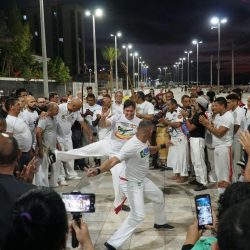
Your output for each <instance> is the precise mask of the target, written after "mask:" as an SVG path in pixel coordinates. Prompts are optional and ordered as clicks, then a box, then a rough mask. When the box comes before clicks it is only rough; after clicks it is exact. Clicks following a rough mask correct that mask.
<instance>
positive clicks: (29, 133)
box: [0, 87, 250, 250]
mask: <svg viewBox="0 0 250 250" xmlns="http://www.w3.org/2000/svg"><path fill="white" fill-rule="evenodd" d="M86 91H87V95H86V97H83V94H82V93H80V92H79V93H77V95H76V96H75V97H74V96H72V95H71V93H69V94H68V95H67V96H63V97H61V98H60V97H59V95H58V94H57V93H50V95H49V98H48V99H46V98H44V97H38V98H35V97H34V96H33V95H32V94H31V93H28V91H27V90H26V89H18V90H16V91H15V93H13V94H12V95H11V96H3V97H1V107H0V133H1V134H0V141H1V143H0V147H1V148H0V156H1V157H0V158H1V159H0V186H1V192H2V190H3V192H2V194H1V197H0V199H1V200H2V201H4V200H6V199H7V200H8V202H7V203H5V205H4V206H3V209H1V212H0V214H1V216H0V249H1V247H2V248H3V249H14V248H15V240H14V239H15V238H17V239H20V240H21V238H23V237H26V236H27V235H28V236H29V240H30V241H31V243H30V245H29V243H27V242H25V243H23V245H19V246H22V248H21V249H34V244H35V243H34V242H35V241H34V240H35V239H36V237H38V234H39V232H40V231H39V230H40V229H39V230H38V231H37V232H34V235H33V234H32V233H30V232H29V231H27V230H28V229H27V228H28V227H29V225H26V223H27V224H30V223H31V222H32V223H34V221H36V222H37V223H38V225H39V227H41V230H45V231H46V228H47V226H48V225H45V224H46V223H47V224H50V223H51V222H50V218H49V216H51V218H52V216H53V217H55V218H56V217H58V216H60V217H61V219H58V223H59V222H60V223H61V228H60V230H61V231H60V232H59V233H58V235H59V234H60V236H58V237H60V238H58V239H57V242H55V245H53V244H52V242H53V239H50V236H49V234H48V236H46V238H47V237H48V238H49V239H50V240H49V241H48V242H49V244H51V246H50V247H48V246H46V249H63V247H64V246H65V240H66V236H65V235H66V234H67V232H68V225H67V222H65V218H66V211H65V208H62V206H63V203H62V202H61V200H60V197H57V195H56V193H54V192H53V191H48V190H44V189H36V191H34V190H33V189H34V188H35V187H51V188H56V187H58V186H65V185H68V182H67V180H79V179H81V177H80V176H79V175H78V173H77V172H76V170H87V169H88V170H87V171H88V172H87V175H88V176H89V177H91V176H95V175H98V174H100V173H103V172H106V171H111V173H112V180H113V187H114V210H115V213H119V211H120V210H124V211H128V212H129V211H130V213H129V215H128V218H127V219H126V220H125V221H124V222H123V224H122V225H121V227H120V228H119V229H118V230H117V231H116V232H115V233H114V234H113V235H112V236H111V238H110V239H109V240H108V241H107V242H105V246H106V247H107V249H110V250H114V249H116V248H118V247H119V246H121V245H122V244H123V242H124V241H125V240H126V239H127V238H128V237H130V235H131V234H132V233H133V232H134V230H135V229H136V227H137V226H138V224H139V223H140V222H142V221H143V219H144V195H145V197H147V198H149V199H150V200H151V201H152V202H153V203H154V212H155V223H154V228H155V229H156V230H158V229H165V230H173V229H174V227H173V226H172V225H169V224H168V223H167V217H166V214H165V212H164V211H165V210H164V208H165V204H164V195H163V193H162V191H161V190H160V189H159V188H158V187H157V183H156V184H154V183H153V182H152V181H151V180H149V179H148V178H147V174H148V172H149V171H150V167H151V169H155V170H158V171H172V173H173V175H172V176H171V180H172V181H174V182H176V183H177V184H180V185H181V184H188V185H190V186H191V187H193V189H194V191H196V192H200V191H202V190H205V189H208V188H214V187H216V188H218V194H223V193H224V192H225V189H226V188H228V189H229V190H233V189H232V186H233V185H232V186H230V184H231V183H235V182H244V181H245V182H247V181H248V172H247V169H248V168H247V167H246V166H247V159H248V154H249V153H250V151H248V144H247V140H248V139H250V136H249V134H248V133H246V132H243V131H247V130H248V131H249V128H250V98H248V101H247V104H246V105H245V104H243V103H242V102H241V98H242V91H241V90H240V89H233V90H232V92H231V93H229V94H228V95H227V96H226V97H221V96H218V97H216V94H215V92H213V91H212V90H211V89H210V90H208V91H207V93H204V92H203V91H202V90H201V89H200V88H199V87H197V88H192V89H191V90H190V93H189V92H188V90H187V89H185V94H184V95H183V96H182V98H181V102H180V103H178V102H177V100H176V99H175V98H174V93H173V92H172V91H171V90H164V89H163V88H162V89H161V90H160V92H159V93H157V94H155V93H154V89H150V91H149V93H144V91H138V92H135V91H133V90H132V91H131V95H130V96H123V92H122V91H117V92H115V94H114V97H113V96H112V94H109V92H108V90H106V89H104V90H103V91H102V94H101V96H99V97H96V96H95V95H94V93H93V92H92V88H91V87H87V89H86ZM246 138H247V139H246ZM242 145H243V146H242ZM244 148H245V150H244ZM245 168H246V170H245ZM230 188H231V189H230ZM27 191H28V193H27ZM226 192H227V191H226ZM22 195H23V196H22ZM20 196H21V198H20V199H18V198H19V197H20ZM50 199H52V201H53V199H54V200H55V203H58V207H57V209H60V210H61V211H60V213H59V214H58V215H56V214H54V212H55V211H53V213H52V212H51V214H50V213H49V212H48V211H49V210H53V207H54V206H53V205H52V206H51V207H49V206H50V205H49V202H50ZM126 200H128V203H127V205H126V204H125V203H126ZM16 201H17V202H16ZM15 202H16V203H15ZM36 202H37V203H36ZM39 202H41V203H43V204H44V205H43V209H44V211H42V209H41V211H40V210H39V208H38V207H36V206H37V204H38V203H39ZM60 202H61V205H60ZM1 204H4V203H1ZM14 204H15V205H14ZM244 204H246V205H244V207H246V206H247V204H249V203H247V202H245V203H244ZM1 206H2V205H1ZM46 206H48V208H46ZM60 206H61V207H60ZM13 209H14V210H13ZM232 209H235V208H232ZM12 210H13V211H14V213H12ZM229 210H230V209H229ZM46 211H47V212H48V217H46V216H47V215H46V213H47V212H46ZM241 212H242V214H244V215H242V216H246V215H245V213H246V212H247V210H244V209H243V208H242V209H241ZM40 213H42V214H43V213H44V216H45V217H46V218H45V217H43V216H41V218H40V219H37V218H36V216H38V215H39V214H40ZM228 213H229V212H228ZM226 215H227V213H225V216H226ZM227 216H228V215H227ZM239 216H240V215H239ZM42 218H43V219H42ZM41 221H43V222H41ZM223 221H225V219H221V225H222V226H219V230H218V245H217V247H218V248H217V249H229V248H225V247H222V243H220V242H223V241H224V240H225V239H223V232H224V231H223V230H227V228H225V227H223V225H224V224H223ZM39 223H41V224H39ZM195 223H196V224H197V222H195ZM195 223H194V225H196V224H195ZM242 223H243V222H242ZM24 224H25V225H24ZM219 225H220V223H219ZM53 226H55V228H54V229H53V230H52V229H51V228H52V227H51V228H50V230H52V231H56V230H57V229H56V227H57V225H54V224H53ZM23 227H25V229H26V230H24V232H23V234H18V231H20V230H21V231H22V228H23ZM70 228H74V229H75V231H77V232H78V234H77V237H78V240H79V242H80V243H81V245H82V247H83V248H84V249H92V248H93V245H92V243H91V240H90V238H89V233H88V230H87V225H86V224H82V226H81V225H80V227H79V226H77V225H76V224H75V223H74V222H73V224H72V225H70ZM29 230H30V228H29ZM192 230H193V229H192ZM197 230H198V229H197ZM45 231H41V232H42V233H41V235H40V236H41V237H42V236H43V233H45ZM52 231H47V233H48V232H52ZM220 232H222V233H220ZM190 234H192V233H190ZM197 234H200V233H199V232H198V231H197ZM219 235H220V237H221V238H220V237H219ZM32 237H34V239H33V238H32ZM82 238H83V239H82ZM6 239H8V240H6ZM220 239H221V240H220ZM196 240H197V239H196ZM55 241H56V239H55ZM190 242H191V243H190ZM26 244H28V245H26ZM46 244H47V243H46ZM195 244H196V242H193V241H192V240H190V239H189V237H187V244H186V246H184V249H192V247H195ZM223 244H224V243H223ZM190 246H191V248H190ZM43 247H45V246H43ZM185 247H186V248H185ZM187 247H189V248H187ZM37 249H38V248H37ZM40 249H45V248H42V246H41V248H40ZM194 249H195V248H194ZM231 249H237V248H231ZM242 249H247V248H242Z"/></svg>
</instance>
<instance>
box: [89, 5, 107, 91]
mask: <svg viewBox="0 0 250 250" xmlns="http://www.w3.org/2000/svg"><path fill="white" fill-rule="evenodd" d="M85 15H86V16H92V20H93V47H94V75H95V83H96V87H97V92H98V80H97V59H96V35H95V17H101V16H102V15H103V10H102V9H96V10H95V11H94V12H93V13H92V12H91V11H90V10H86V11H85Z"/></svg>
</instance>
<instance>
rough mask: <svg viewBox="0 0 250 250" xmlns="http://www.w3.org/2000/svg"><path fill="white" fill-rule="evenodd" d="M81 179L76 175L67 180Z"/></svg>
mask: <svg viewBox="0 0 250 250" xmlns="http://www.w3.org/2000/svg"><path fill="white" fill-rule="evenodd" d="M81 179H82V177H80V176H78V175H75V176H70V177H68V178H67V180H81Z"/></svg>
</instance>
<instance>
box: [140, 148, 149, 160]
mask: <svg viewBox="0 0 250 250" xmlns="http://www.w3.org/2000/svg"><path fill="white" fill-rule="evenodd" d="M147 155H149V148H148V147H147V148H144V149H143V150H142V151H141V152H140V156H141V158H144V157H146V156H147Z"/></svg>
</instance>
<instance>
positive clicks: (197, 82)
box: [192, 39, 203, 86]
mask: <svg viewBox="0 0 250 250" xmlns="http://www.w3.org/2000/svg"><path fill="white" fill-rule="evenodd" d="M201 43H203V42H202V41H200V40H197V39H194V40H193V41H192V44H193V45H196V48H197V55H196V56H197V59H196V64H197V67H196V85H197V86H198V85H199V44H201Z"/></svg>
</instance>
